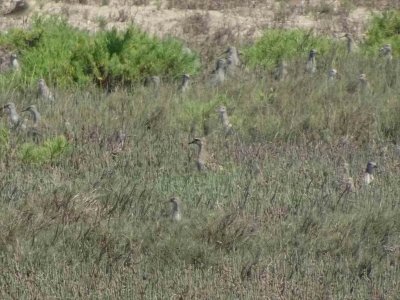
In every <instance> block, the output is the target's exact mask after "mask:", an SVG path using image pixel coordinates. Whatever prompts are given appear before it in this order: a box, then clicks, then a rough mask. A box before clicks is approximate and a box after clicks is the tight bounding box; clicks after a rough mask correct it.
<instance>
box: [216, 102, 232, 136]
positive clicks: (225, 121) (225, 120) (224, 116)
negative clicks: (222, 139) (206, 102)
mask: <svg viewBox="0 0 400 300" xmlns="http://www.w3.org/2000/svg"><path fill="white" fill-rule="evenodd" d="M217 112H218V113H219V117H220V119H221V122H222V126H223V127H224V131H225V134H227V135H228V134H230V133H232V131H233V129H232V124H231V122H229V117H228V112H227V111H226V107H225V106H224V105H221V106H220V107H219V108H218V110H217Z"/></svg>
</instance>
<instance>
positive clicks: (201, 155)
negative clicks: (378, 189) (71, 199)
mask: <svg viewBox="0 0 400 300" xmlns="http://www.w3.org/2000/svg"><path fill="white" fill-rule="evenodd" d="M28 8H29V4H28V3H27V2H26V1H25V0H17V1H16V2H15V6H14V7H13V9H12V10H10V11H9V12H7V13H5V14H3V15H18V14H20V13H24V12H26V11H27V9H28ZM344 37H345V38H346V39H347V50H348V52H349V53H350V52H353V51H354V50H355V49H356V45H355V43H354V40H353V38H352V36H351V34H346V35H344ZM224 54H226V57H225V58H219V59H218V60H217V61H216V64H215V69H214V71H213V72H212V73H211V75H210V78H209V85H210V86H211V87H218V86H221V85H222V84H223V83H224V82H225V81H226V80H227V79H228V78H230V77H233V76H235V74H236V73H237V70H238V69H239V68H240V67H241V66H242V63H241V60H240V56H239V54H240V53H239V51H238V50H237V49H236V48H235V47H229V48H228V49H227V50H226V51H225V52H224ZM317 54H318V52H317V50H316V49H311V50H310V52H309V55H308V59H307V61H306V66H305V71H306V72H307V73H309V74H313V73H315V72H316V71H317ZM379 55H380V56H381V57H384V58H385V59H386V60H387V61H391V60H392V58H393V56H392V48H391V45H390V44H385V45H383V47H382V48H381V49H380V50H379ZM0 67H1V69H9V70H13V71H19V70H20V64H19V62H18V57H17V55H16V54H11V55H9V60H8V61H7V60H6V61H0ZM287 68H288V65H287V63H286V62H285V61H283V60H282V61H280V62H279V64H278V65H277V67H276V69H275V71H274V74H273V77H274V78H275V80H277V81H283V80H285V79H286V78H287V76H288V69H287ZM327 75H328V80H330V81H332V80H335V79H337V77H338V75H339V74H338V71H337V70H336V69H334V68H332V69H330V70H329V71H328V74H327ZM190 80H191V77H190V75H189V74H184V75H182V78H181V83H180V85H179V88H178V91H179V92H181V93H185V92H187V91H188V90H189V89H190ZM358 82H359V86H360V89H363V90H366V89H369V83H368V80H367V76H366V74H364V73H362V74H360V75H359V76H358ZM160 83H161V80H160V77H159V76H151V77H148V78H146V80H145V82H144V84H145V86H149V87H153V88H158V87H159V85H160ZM38 95H39V96H40V97H41V98H42V99H44V100H46V101H47V102H53V101H54V100H55V98H54V94H53V93H52V92H51V91H50V89H49V87H48V86H47V84H46V82H45V80H44V79H43V78H41V79H39V81H38ZM0 110H1V111H4V112H5V113H6V114H7V115H8V124H9V128H10V129H11V130H22V131H27V132H30V133H33V134H34V135H35V136H38V135H40V131H39V130H38V128H39V126H40V122H41V116H40V113H39V111H38V110H37V107H36V106H35V105H30V106H28V107H26V108H25V109H23V110H22V111H21V113H23V112H29V113H30V114H31V118H32V126H31V127H28V126H27V123H28V120H27V119H22V118H21V117H20V115H19V113H18V111H17V108H16V106H15V104H14V103H12V102H9V103H7V104H5V105H3V106H2V107H0ZM216 112H217V113H218V114H219V118H220V121H221V124H222V127H223V130H224V133H225V134H226V135H230V134H233V133H234V130H233V126H232V124H231V122H230V121H229V116H228V112H227V109H226V107H225V106H220V107H219V108H218V109H217V110H216ZM122 136H123V137H122ZM125 137H126V135H125V134H124V133H121V138H120V139H121V140H125ZM119 144H121V143H119ZM122 144H123V143H122ZM189 144H194V145H197V146H198V153H197V158H196V165H197V169H198V171H200V172H204V171H207V170H218V169H221V166H218V165H215V164H214V165H213V164H212V162H211V160H210V155H209V154H208V152H207V141H206V138H205V137H201V138H194V139H193V140H192V141H191V142H190V143H189ZM376 167H377V165H376V163H375V162H372V161H370V162H368V163H367V167H366V169H365V172H364V174H363V177H362V184H363V185H369V184H371V182H372V181H373V180H374V175H373V173H374V170H375V168H376ZM341 181H342V186H344V190H343V193H348V192H355V191H356V185H355V183H354V180H353V178H352V177H351V176H350V172H349V168H348V164H347V163H345V164H344V173H343V176H342V180H341ZM169 201H170V203H171V205H172V211H171V218H172V219H173V220H174V221H180V220H181V219H182V212H181V201H180V200H179V198H178V197H172V198H171V199H170V200H169Z"/></svg>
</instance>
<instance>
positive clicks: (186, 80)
mask: <svg viewBox="0 0 400 300" xmlns="http://www.w3.org/2000/svg"><path fill="white" fill-rule="evenodd" d="M189 88H190V75H189V74H183V75H182V81H181V84H180V85H179V88H178V91H179V92H181V93H186V92H187V91H188V90H189Z"/></svg>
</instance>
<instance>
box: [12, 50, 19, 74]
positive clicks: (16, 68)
mask: <svg viewBox="0 0 400 300" xmlns="http://www.w3.org/2000/svg"><path fill="white" fill-rule="evenodd" d="M10 66H11V68H12V69H13V70H14V71H19V70H20V67H19V62H18V59H17V54H15V53H13V54H11V56H10Z"/></svg>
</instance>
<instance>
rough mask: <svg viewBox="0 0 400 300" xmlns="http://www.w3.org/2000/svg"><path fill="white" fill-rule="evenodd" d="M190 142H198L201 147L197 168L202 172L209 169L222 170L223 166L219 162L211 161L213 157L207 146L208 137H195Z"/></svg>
mask: <svg viewBox="0 0 400 300" xmlns="http://www.w3.org/2000/svg"><path fill="white" fill-rule="evenodd" d="M189 144H196V145H197V146H198V147H199V152H198V154H197V159H196V166H197V170H199V171H200V172H203V171H207V170H213V171H217V170H222V169H223V168H222V166H220V165H218V164H217V163H215V162H213V161H211V158H210V156H209V154H208V152H207V150H206V148H207V141H206V138H204V137H203V138H194V139H193V141H191V142H190V143H189Z"/></svg>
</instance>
